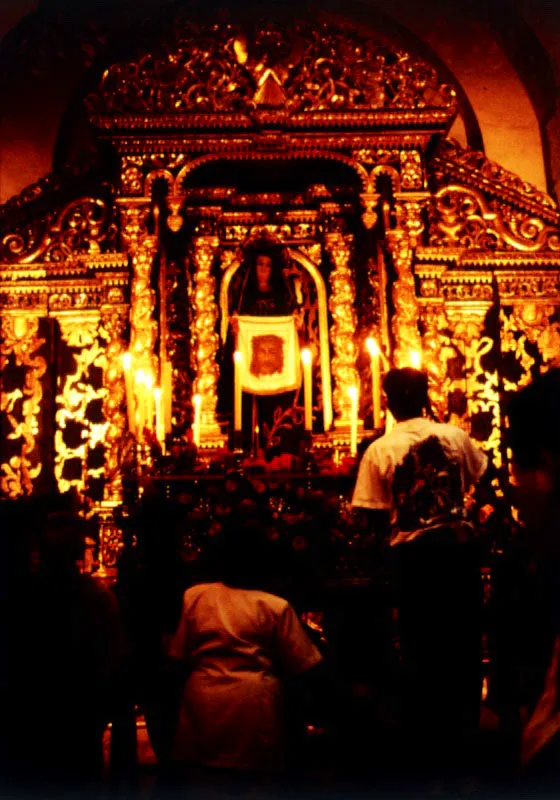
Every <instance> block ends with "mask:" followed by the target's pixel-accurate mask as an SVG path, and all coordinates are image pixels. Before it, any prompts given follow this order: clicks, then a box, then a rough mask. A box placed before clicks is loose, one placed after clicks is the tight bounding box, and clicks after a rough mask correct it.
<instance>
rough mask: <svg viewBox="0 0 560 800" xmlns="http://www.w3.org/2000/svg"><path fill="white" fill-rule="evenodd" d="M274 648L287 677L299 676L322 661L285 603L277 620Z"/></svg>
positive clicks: (291, 609)
mask: <svg viewBox="0 0 560 800" xmlns="http://www.w3.org/2000/svg"><path fill="white" fill-rule="evenodd" d="M276 646H277V650H278V655H279V657H280V661H281V663H282V667H283V668H284V669H285V670H286V672H287V673H288V675H299V674H300V673H302V672H305V671H306V670H308V669H310V668H311V667H313V666H314V665H315V664H318V663H319V662H320V661H322V659H323V657H322V655H321V653H320V652H319V650H318V649H317V648H316V647H315V645H314V644H313V642H312V641H311V639H310V638H309V636H308V635H307V634H306V632H305V630H304V629H303V625H302V624H301V622H300V621H299V619H298V616H297V614H296V612H295V611H294V609H293V608H292V606H291V605H290V604H289V603H286V606H285V608H284V609H283V610H282V611H281V613H280V616H279V618H278V623H277V629H276Z"/></svg>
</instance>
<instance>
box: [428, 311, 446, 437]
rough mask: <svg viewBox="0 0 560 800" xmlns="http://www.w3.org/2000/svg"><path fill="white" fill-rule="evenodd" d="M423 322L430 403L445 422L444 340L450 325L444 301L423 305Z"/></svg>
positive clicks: (439, 417)
mask: <svg viewBox="0 0 560 800" xmlns="http://www.w3.org/2000/svg"><path fill="white" fill-rule="evenodd" d="M422 322H423V323H424V336H423V337H422V344H423V348H422V354H423V364H424V369H425V370H426V371H427V373H428V381H429V384H430V402H431V404H432V408H433V410H434V413H435V414H436V416H437V417H438V419H439V420H440V421H443V420H444V419H445V415H446V413H447V395H446V392H445V386H444V384H445V378H446V374H447V367H446V361H445V359H444V354H443V344H444V341H443V340H444V337H445V330H446V328H447V326H448V324H449V323H448V321H447V317H446V315H445V307H444V304H443V300H439V299H433V300H427V301H425V302H424V303H423V308H422Z"/></svg>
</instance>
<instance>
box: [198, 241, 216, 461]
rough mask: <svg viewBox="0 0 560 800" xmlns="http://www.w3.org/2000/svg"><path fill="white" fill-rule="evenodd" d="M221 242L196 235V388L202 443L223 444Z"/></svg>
mask: <svg viewBox="0 0 560 800" xmlns="http://www.w3.org/2000/svg"><path fill="white" fill-rule="evenodd" d="M219 243H220V241H219V239H218V237H217V236H196V237H195V238H194V239H193V243H192V248H193V249H192V257H193V263H194V267H195V272H194V297H193V301H194V302H193V305H194V341H193V352H194V354H195V368H196V378H195V381H194V391H195V393H196V394H199V395H200V396H201V398H202V404H201V430H202V433H203V437H202V444H203V445H204V444H205V443H208V444H212V443H216V444H218V443H220V444H221V443H223V437H221V436H220V428H219V425H218V423H217V421H216V408H217V404H218V373H219V370H218V364H217V355H218V346H219V337H218V334H217V333H216V323H217V320H218V305H217V302H216V281H215V278H214V275H213V273H212V265H213V262H214V257H215V255H216V252H217V248H218V245H219Z"/></svg>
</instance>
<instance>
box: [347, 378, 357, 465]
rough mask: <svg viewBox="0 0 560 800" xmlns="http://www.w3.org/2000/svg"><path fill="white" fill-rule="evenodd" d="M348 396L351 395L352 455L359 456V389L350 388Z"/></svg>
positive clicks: (355, 387)
mask: <svg viewBox="0 0 560 800" xmlns="http://www.w3.org/2000/svg"><path fill="white" fill-rule="evenodd" d="M348 394H349V395H350V400H351V405H350V455H351V456H356V455H358V396H359V392H358V387H357V386H349V387H348Z"/></svg>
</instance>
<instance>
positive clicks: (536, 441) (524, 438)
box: [507, 368, 560, 470]
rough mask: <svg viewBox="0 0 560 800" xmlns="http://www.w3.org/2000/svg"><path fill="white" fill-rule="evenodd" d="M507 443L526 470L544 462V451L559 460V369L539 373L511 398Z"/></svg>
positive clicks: (520, 465)
mask: <svg viewBox="0 0 560 800" xmlns="http://www.w3.org/2000/svg"><path fill="white" fill-rule="evenodd" d="M507 416H508V418H509V430H508V444H509V446H510V447H511V450H512V454H513V460H514V461H515V463H516V464H517V465H518V466H519V467H520V468H521V469H525V470H531V469H536V468H537V467H539V466H541V465H542V464H543V456H544V453H548V454H549V455H550V456H552V458H553V459H555V460H560V369H558V368H555V369H550V370H549V371H548V372H546V373H544V375H539V377H538V378H536V379H535V380H534V381H533V382H532V383H530V384H529V386H526V387H525V388H524V389H521V391H519V392H517V393H516V394H515V395H513V397H512V398H511V400H510V403H509V406H508V410H507Z"/></svg>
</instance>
